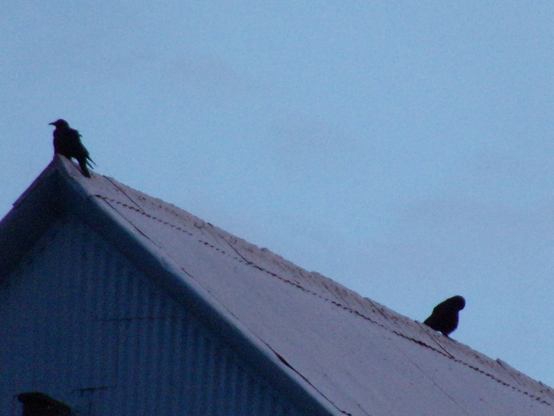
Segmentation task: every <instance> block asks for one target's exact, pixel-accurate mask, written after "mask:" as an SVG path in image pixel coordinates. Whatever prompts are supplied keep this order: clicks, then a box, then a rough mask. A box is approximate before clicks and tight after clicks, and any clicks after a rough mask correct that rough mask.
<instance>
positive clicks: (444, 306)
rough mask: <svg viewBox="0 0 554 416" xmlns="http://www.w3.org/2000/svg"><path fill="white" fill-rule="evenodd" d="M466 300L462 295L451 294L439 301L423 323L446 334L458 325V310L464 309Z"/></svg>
mask: <svg viewBox="0 0 554 416" xmlns="http://www.w3.org/2000/svg"><path fill="white" fill-rule="evenodd" d="M465 306H466V301H465V299H464V298H463V297H462V296H453V297H451V298H448V299H446V300H445V301H444V302H441V303H439V304H438V305H437V306H435V309H433V313H432V314H431V316H430V317H429V318H427V319H426V320H425V321H423V323H424V324H425V325H427V326H429V327H431V328H433V329H434V330H435V331H440V332H442V333H443V334H444V335H446V336H448V335H449V334H451V333H452V332H454V330H455V329H456V328H457V327H458V319H459V318H458V312H459V311H461V310H462V309H464V307H465Z"/></svg>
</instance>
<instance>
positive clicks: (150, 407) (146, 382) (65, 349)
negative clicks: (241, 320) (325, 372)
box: [0, 218, 300, 416]
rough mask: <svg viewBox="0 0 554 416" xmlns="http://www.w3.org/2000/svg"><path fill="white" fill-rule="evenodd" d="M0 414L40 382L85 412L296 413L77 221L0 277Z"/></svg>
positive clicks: (86, 415)
mask: <svg viewBox="0 0 554 416" xmlns="http://www.w3.org/2000/svg"><path fill="white" fill-rule="evenodd" d="M0 333H1V334H2V335H1V337H0V371H1V377H0V414H2V415H9V416H16V415H17V416H19V415H21V409H22V406H21V404H20V403H19V402H18V401H17V399H16V398H15V395H17V394H18V393H22V392H29V391H42V392H44V393H46V394H49V395H51V396H52V397H54V398H56V399H58V400H61V401H63V402H65V403H67V404H68V405H70V406H71V407H73V408H74V409H76V410H77V411H78V414H79V415H83V416H104V415H105V416H108V415H110V416H111V415H118V416H127V415H128V416H131V415H132V416H136V415H159V416H164V415H168V416H169V415H172V416H173V415H226V416H232V415H272V416H279V415H299V414H300V413H299V412H297V411H296V410H295V409H293V408H292V406H290V405H289V404H288V403H286V402H285V401H284V400H283V399H282V398H281V397H279V395H278V393H277V392H276V391H275V390H274V389H273V388H272V387H271V386H270V385H269V384H268V383H266V382H265V381H264V379H263V375H260V374H255V373H254V372H253V371H251V369H250V368H248V366H247V365H245V364H244V363H242V362H240V361H239V358H237V356H236V355H234V354H233V353H232V351H231V350H230V349H229V348H227V347H226V345H225V341H224V340H221V339H219V338H218V337H217V335H216V334H212V333H210V332H209V331H208V330H207V329H206V328H204V327H203V326H202V325H201V324H200V323H199V322H198V321H197V320H195V319H194V318H193V317H192V316H190V315H189V314H188V313H187V311H186V307H183V305H180V304H179V303H177V302H176V301H175V300H173V299H172V298H171V297H170V296H168V295H167V294H166V293H164V292H162V291H161V290H160V289H159V288H157V287H156V286H154V285H153V284H152V283H151V282H150V281H149V280H148V279H147V278H146V277H145V276H144V275H142V274H141V272H139V271H138V270H137V269H136V268H134V267H133V265H132V264H130V263H129V262H128V261H127V259H126V258H125V257H123V256H122V255H120V254H119V253H118V252H117V251H116V250H114V249H113V248H112V247H110V246H109V245H108V244H107V243H106V242H105V241H104V240H103V239H102V238H100V237H99V236H98V235H96V234H95V233H94V232H92V231H91V230H90V229H89V228H87V227H85V226H83V225H82V224H81V223H79V222H77V221H75V220H72V219H71V218H66V219H64V220H61V221H60V222H58V223H57V224H56V225H55V226H53V227H52V228H51V229H50V230H49V231H48V232H47V233H46V234H45V235H44V236H43V237H42V238H41V240H40V241H39V243H38V244H37V245H36V246H35V247H34V248H33V249H32V251H31V252H30V253H29V255H28V256H27V258H26V260H25V261H24V262H22V263H21V265H20V266H19V267H18V268H17V269H16V270H15V271H14V272H13V273H12V275H11V276H10V277H9V278H8V279H5V280H3V283H2V284H1V285H0Z"/></svg>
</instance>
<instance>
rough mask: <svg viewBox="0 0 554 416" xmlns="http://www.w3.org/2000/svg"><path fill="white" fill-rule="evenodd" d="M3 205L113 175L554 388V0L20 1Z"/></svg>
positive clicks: (0, 48)
mask: <svg viewBox="0 0 554 416" xmlns="http://www.w3.org/2000/svg"><path fill="white" fill-rule="evenodd" d="M0 34H1V41H0V60H1V62H2V65H1V66H0V108H2V111H1V112H0V125H1V126H2V131H3V133H2V134H3V138H2V140H0V157H1V163H0V179H1V180H2V183H3V185H2V192H1V193H0V217H3V216H4V215H5V214H6V213H7V212H8V211H9V210H10V209H11V206H12V204H13V202H14V201H15V200H16V199H17V198H18V196H19V195H21V193H23V192H24V191H25V189H26V188H27V187H28V186H29V185H30V184H31V183H32V181H33V180H34V179H35V178H36V177H37V176H38V175H39V174H40V172H41V171H42V170H43V169H44V168H45V167H46V166H47V165H48V163H49V162H50V161H51V159H52V155H53V148H52V130H53V126H49V125H48V123H50V122H52V121H55V120H56V119H58V118H64V119H66V120H67V121H68V122H69V123H70V125H71V126H72V127H74V128H76V129H78V130H79V131H80V133H81V134H82V136H83V143H84V144H85V146H86V147H87V148H88V150H89V151H90V154H91V157H92V158H93V160H94V161H95V162H96V165H97V166H96V170H95V172H97V173H100V174H103V175H106V176H110V177H113V178H115V179H117V180H118V181H120V182H123V183H125V184H127V185H129V186H131V187H133V188H135V189H138V190H140V191H142V192H145V193H147V194H149V195H151V196H154V197H158V198H161V199H163V200H165V201H167V202H170V203H173V204H175V205H177V206H179V207H181V208H183V209H185V210H187V211H189V212H191V213H192V214H194V215H197V216H198V217H200V218H202V219H204V220H206V221H209V222H211V223H212V224H214V225H217V226H219V227H221V228H223V229H224V230H226V231H229V232H231V233H233V234H235V235H237V236H239V237H242V238H244V239H246V240H248V241H249V242H251V243H254V244H256V245H258V246H260V247H267V248H269V249H270V250H272V251H274V252H276V253H277V254H280V255H282V256H283V257H285V258H286V259H288V260H290V261H292V262H294V263H296V264H297V265H299V266H301V267H304V268H306V269H307V270H310V271H317V272H319V273H322V274H324V275H325V276H327V277H330V278H332V279H334V280H335V281H337V282H339V283H341V284H343V285H345V286H347V287H348V288H350V289H353V290H355V291H357V292H358V293H360V294H361V295H363V296H365V297H368V298H370V299H372V300H375V301H377V302H380V303H382V304H384V305H385V306H387V307H389V308H392V309H394V310H395V311H397V312H399V313H402V314H404V315H406V316H408V317H410V318H412V319H415V320H418V321H423V320H424V319H425V318H426V317H427V316H428V315H429V314H430V313H431V311H432V309H433V307H434V306H435V305H436V304H438V303H439V302H441V301H442V300H444V299H446V298H448V297H450V296H453V295H462V296H464V297H465V298H466V308H465V309H464V310H463V311H461V313H460V326H459V328H458V330H457V331H456V332H454V333H453V334H452V337H453V338H454V339H456V340H458V341H460V342H462V343H464V344H467V345H469V346H470V347H472V348H474V349H476V350H478V351H480V352H483V353H484V354H487V355H488V356H490V357H492V358H500V359H502V360H503V361H506V362H507V363H508V364H510V365H512V366H513V367H515V368H516V369H518V370H520V371H522V372H524V373H526V374H527V375H529V376H530V377H533V378H535V379H538V380H540V381H543V382H544V383H546V384H548V385H550V386H554V356H553V354H552V351H553V350H554V324H553V323H552V316H554V279H553V274H554V195H553V192H552V191H553V189H554V164H553V163H552V160H554V140H553V133H554V82H553V81H554V53H553V52H554V3H552V2H548V1H534V2H518V1H506V2H493V1H487V0H485V1H466V2H445V1H394V2H392V1H390V2H385V1H353V0H352V1H351V0H344V1H340V2H339V1H317V0H313V1H309V2H307V1H288V0H281V1H279V2H274V1H268V2H255V1H229V0H227V1H217V0H214V1H211V2H193V1H190V2H181V1H159V2H155V3H154V2H147V1H140V0H137V1H129V0H110V1H95V2H90V1H83V2H73V1H56V2H53V1H40V2H39V1H18V0H15V1H11V2H3V3H2V4H0Z"/></svg>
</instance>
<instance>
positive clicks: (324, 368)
mask: <svg viewBox="0 0 554 416" xmlns="http://www.w3.org/2000/svg"><path fill="white" fill-rule="evenodd" d="M56 170H58V171H59V172H60V173H59V178H58V179H56V180H58V181H62V182H63V183H64V184H65V185H64V186H62V190H63V192H61V194H60V193H59V192H58V203H59V206H62V207H64V208H63V209H65V210H68V211H70V212H74V213H75V214H76V215H78V216H79V218H81V219H82V220H83V221H85V222H86V223H87V225H88V226H90V227H91V228H93V229H95V230H97V232H98V233H99V234H100V235H102V236H103V237H104V238H106V239H107V240H108V241H110V242H112V244H115V245H116V246H117V247H120V248H121V251H122V252H123V253H124V254H125V255H127V256H128V257H129V258H131V259H132V260H133V262H134V263H135V264H136V265H137V267H138V268H139V269H141V270H144V271H145V273H146V274H147V275H149V276H151V279H152V280H153V281H155V282H156V284H159V285H161V287H163V288H164V289H165V290H167V291H168V293H170V294H171V295H172V296H173V297H174V298H175V299H176V300H179V299H181V300H183V299H186V301H187V302H190V301H191V299H193V300H194V299H197V302H198V304H197V305H196V304H195V306H197V308H196V309H197V313H198V316H199V319H201V320H203V321H204V322H205V323H207V325H208V327H209V328H211V329H212V330H213V331H215V332H217V331H221V334H225V336H230V337H233V336H234V335H232V334H233V333H234V332H233V331H234V330H236V331H238V332H239V333H240V334H241V336H242V337H243V338H241V337H240V336H238V338H241V339H242V340H241V341H240V342H243V343H244V345H246V344H248V345H251V346H252V348H251V349H250V350H249V352H252V353H253V354H254V352H253V351H254V350H255V351H259V354H260V357H259V359H260V362H262V361H264V357H265V359H266V360H267V361H268V362H270V363H272V364H271V365H274V366H277V367H279V368H280V369H281V370H282V372H283V374H285V375H286V377H288V378H290V379H293V380H295V382H296V383H298V385H299V386H301V387H302V388H303V389H305V390H306V391H307V392H309V393H310V394H311V395H312V396H313V397H314V398H315V399H316V401H318V402H320V403H322V404H323V405H324V406H325V407H327V408H329V409H331V411H332V412H333V413H336V414H350V415H368V414H372V415H373V414H387V415H396V414H398V415H405V414H410V415H439V414H441V415H442V414H448V415H487V416H490V415H503V416H505V415H547V414H553V413H554V392H553V391H552V390H551V389H550V388H549V387H547V386H545V385H544V384H542V383H539V382H537V381H535V380H532V379H530V378H528V377H526V376H525V375H524V374H522V373H520V372H518V371H516V370H515V369H513V368H511V367H509V366H508V365H507V364H505V363H503V362H501V361H497V360H492V359H490V358H488V357H486V356H484V355H482V354H480V353H479V352H477V351H474V350H472V349H471V348H469V347H468V346H465V345H462V344H460V343H458V342H456V341H454V340H451V339H448V338H446V337H444V336H442V335H439V334H437V333H435V332H433V331H431V330H430V329H429V328H427V327H425V326H423V325H421V324H420V323H418V322H415V321H413V320H411V319H409V318H407V317H405V316H402V315H400V314H397V313H395V312H394V311H392V310H390V309H388V308H386V307H384V306H383V305H380V304H378V303H377V302H375V301H372V300H370V299H367V298H363V297H361V296H360V295H358V294H357V293H355V292H353V291H351V290H349V289H347V288H345V287H344V286H342V285H340V284H338V283H336V282H334V281H332V280H330V279H328V278H326V277H324V276H322V275H320V274H318V273H313V272H307V271H305V270H303V269H301V268H299V267H297V266H295V265H294V264H292V263H290V262H288V261H286V260H285V259H283V258H281V257H280V256H278V255H276V254H274V253H272V252H270V251H269V250H266V249H260V248H258V247H256V246H254V245H252V244H249V243H247V242H246V241H244V240H242V239H240V238H237V237H235V236H233V235H231V234H229V233H227V232H225V231H223V230H221V229H219V228H217V227H214V226H212V225H211V224H209V223H206V222H204V221H202V220H200V219H199V218H197V217H195V216H193V215H191V214H189V213H187V212H185V211H183V210H181V209H179V208H177V207H175V206H173V205H171V204H168V203H165V202H163V201H161V200H158V199H155V198H152V197H149V196H147V195H145V194H143V193H141V192H139V191H136V190H133V189H131V188H129V187H127V186H125V185H122V184H120V183H118V182H117V181H115V180H114V179H111V178H106V177H102V176H100V175H94V176H93V178H92V179H91V180H89V179H86V178H83V177H82V175H81V174H80V172H79V171H78V169H77V168H76V167H75V166H74V165H73V164H71V163H70V162H67V161H66V160H62V159H61V158H60V159H58V160H57V161H56V162H55V163H54V164H53V165H52V166H51V167H50V168H49V169H47V170H46V171H45V173H44V175H53V171H56ZM43 179H44V178H43ZM44 180H45V179H44ZM39 181H40V178H39ZM47 188H48V187H47ZM64 192H65V193H67V195H66V194H64ZM38 194H40V195H38ZM37 195H38V196H37ZM76 195H78V196H79V197H76ZM33 198H35V199H38V200H41V199H43V198H46V199H47V198H48V192H47V191H46V190H44V189H43V190H34V188H33V187H32V188H31V189H30V190H29V191H28V192H27V193H26V194H25V195H24V196H23V198H22V199H21V200H20V201H19V202H18V203H17V208H16V210H17V209H20V207H21V209H32V207H29V206H28V204H27V203H26V201H25V200H26V199H28V200H32V199H33ZM83 201H85V202H83ZM59 206H58V205H56V207H57V208H56V209H60V208H59ZM91 207H94V209H92V208H91ZM16 215H17V213H10V214H9V215H8V217H7V220H8V221H7V222H8V223H9V224H11V223H12V221H11V220H10V218H11V217H12V216H16ZM52 215H54V216H55V213H54V214H52ZM14 221H15V220H14ZM3 224H6V221H4V222H3ZM3 230H4V231H6V226H5V225H4V227H3V226H2V224H0V245H1V244H2V242H3V241H6V240H2V238H4V237H2V235H3ZM37 233H38V232H37ZM6 234H9V232H5V233H4V235H6ZM29 244H30V243H29V241H27V240H25V239H24V240H22V241H21V242H19V245H17V244H16V247H14V248H13V252H14V255H13V258H14V259H17V258H19V256H20V255H18V253H17V252H18V251H20V252H24V251H25V250H26V249H27V248H28V246H29ZM15 263H16V260H13V259H12V260H11V261H9V262H8V261H2V260H0V271H1V270H9V269H10V267H13V264H15ZM190 293H194V296H193V297H192V298H191V295H190ZM230 326H232V327H233V328H234V329H229V327H230ZM237 342H238V341H237ZM271 365H269V367H268V368H272V367H271Z"/></svg>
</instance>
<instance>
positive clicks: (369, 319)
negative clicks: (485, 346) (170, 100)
mask: <svg viewBox="0 0 554 416" xmlns="http://www.w3.org/2000/svg"><path fill="white" fill-rule="evenodd" d="M125 195H126V194H125ZM94 196H95V197H97V198H100V199H102V200H104V201H105V202H106V203H108V204H110V205H111V203H115V204H117V205H121V206H123V207H125V208H128V209H130V210H132V211H135V212H138V213H139V214H141V215H144V216H146V217H148V218H150V219H152V220H154V221H157V222H159V223H162V224H164V225H167V226H169V227H170V228H173V229H176V230H178V231H181V232H183V233H184V234H187V235H189V236H191V237H194V238H197V237H196V236H195V235H194V234H193V233H191V232H190V231H187V230H185V229H184V228H182V227H179V226H176V225H173V224H171V223H169V222H167V221H164V220H162V219H161V218H158V217H156V216H153V215H150V214H148V213H146V212H145V211H143V210H142V209H140V207H139V208H137V207H135V206H131V205H129V204H125V203H123V202H121V201H117V200H115V199H112V198H108V197H105V196H103V195H99V194H95V195H94ZM129 199H131V198H129ZM131 201H132V199H131ZM133 203H134V204H135V205H136V203H135V202H134V201H133ZM137 206H138V205H137ZM135 228H136V227H135ZM137 231H138V232H139V233H140V234H141V235H144V233H142V232H141V231H140V230H138V229H137ZM145 237H146V238H147V239H148V240H149V241H151V240H150V239H149V238H148V237H147V236H145ZM197 241H198V242H200V243H202V244H204V245H205V246H206V247H209V248H211V249H213V250H215V251H217V252H219V253H221V254H224V255H226V256H228V257H230V258H231V259H233V260H235V261H238V262H240V263H243V264H246V265H247V266H250V267H254V268H255V269H258V270H260V271H262V272H265V273H267V274H269V275H270V276H273V277H275V278H277V279H279V280H281V281H282V282H284V283H288V284H290V285H292V286H294V287H296V288H298V289H300V290H302V291H304V292H306V293H309V294H311V295H313V296H316V297H318V298H320V299H322V300H324V301H326V302H329V303H331V304H333V305H335V306H337V307H339V308H341V309H343V310H345V311H347V312H349V313H352V314H354V315H357V316H359V317H360V318H362V319H364V320H366V321H369V322H371V323H373V324H375V325H377V326H379V327H380V328H383V329H384V330H386V331H388V332H390V333H393V334H395V335H397V336H399V337H401V338H404V339H406V340H408V341H411V342H414V343H416V344H419V345H421V346H423V347H425V348H428V349H430V350H432V351H435V352H436V353H438V354H440V355H442V356H444V357H446V358H448V359H450V360H452V361H454V362H456V363H459V364H462V365H464V366H466V367H468V368H470V369H472V370H474V371H477V372H478V373H481V374H483V375H484V376H486V377H488V378H490V379H492V380H494V381H496V382H497V383H500V384H502V385H503V386H505V387H510V388H511V389H512V390H514V391H517V392H519V393H522V394H523V395H525V396H528V397H529V398H532V399H534V400H536V401H538V402H539V403H542V404H545V405H547V406H552V404H551V403H550V402H548V401H546V400H544V399H543V398H542V397H539V396H537V395H535V394H532V393H529V392H527V391H525V390H522V389H520V388H518V387H516V386H513V385H511V384H509V383H507V382H505V381H503V380H501V379H500V378H498V377H496V376H495V375H494V374H491V373H488V372H486V371H485V370H481V369H480V368H479V367H476V366H474V365H471V364H469V363H466V362H464V361H462V360H460V359H459V358H455V357H454V356H453V355H452V354H450V353H448V352H446V350H444V349H443V351H441V350H439V349H438V348H436V347H433V346H431V345H429V344H427V343H425V342H423V341H421V340H419V339H416V338H413V337H410V336H407V335H405V334H403V333H401V332H398V331H396V330H393V329H390V328H387V327H386V326H385V325H383V324H381V323H379V322H377V321H376V320H374V319H371V318H370V317H369V316H366V315H364V314H363V313H361V312H359V311H357V310H355V309H352V308H350V307H348V306H345V305H343V304H341V303H340V302H337V301H336V300H332V299H327V298H326V297H324V296H322V295H320V294H319V293H316V292H314V291H312V290H310V289H307V288H305V287H304V286H302V285H300V284H299V283H296V282H293V281H292V280H289V279H286V278H284V277H282V276H279V275H278V274H277V273H275V272H272V271H270V270H267V269H264V268H263V267H261V266H258V265H257V264H255V263H253V262H251V261H249V260H246V259H245V258H244V257H243V256H242V255H241V254H240V253H238V251H237V250H236V249H234V247H233V246H232V245H231V244H230V243H229V242H228V244H229V246H230V247H231V248H233V249H234V251H235V252H237V254H238V255H239V256H240V258H239V257H236V256H233V255H231V254H229V253H227V252H226V251H224V250H222V249H220V248H218V247H216V246H214V245H213V244H210V243H209V242H207V241H203V240H201V239H198V238H197ZM187 274H188V273H187ZM368 300H369V299H368ZM370 303H372V305H373V306H374V307H375V308H376V309H377V310H378V311H380V309H379V308H378V307H376V306H375V304H373V302H371V301H370ZM385 318H386V319H388V318H387V317H386V316H385ZM439 345H440V344H439ZM441 348H442V347H441Z"/></svg>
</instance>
